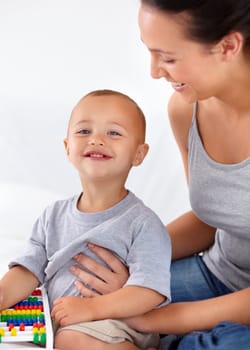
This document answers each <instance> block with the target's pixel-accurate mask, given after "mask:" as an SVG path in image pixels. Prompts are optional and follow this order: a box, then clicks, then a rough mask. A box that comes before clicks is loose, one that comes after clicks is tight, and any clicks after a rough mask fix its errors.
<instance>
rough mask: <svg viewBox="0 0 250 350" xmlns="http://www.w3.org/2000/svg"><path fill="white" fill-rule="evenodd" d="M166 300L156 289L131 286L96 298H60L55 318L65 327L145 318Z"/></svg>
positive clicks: (55, 303)
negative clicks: (137, 316)
mask: <svg viewBox="0 0 250 350" xmlns="http://www.w3.org/2000/svg"><path fill="white" fill-rule="evenodd" d="M164 300H165V297H164V296H163V295H161V294H159V293H157V292H156V291H154V290H152V289H149V288H144V287H137V286H127V287H124V288H121V289H119V290H117V291H115V292H113V293H110V294H106V295H100V296H97V297H95V298H81V297H73V296H72V297H63V298H59V299H57V300H55V302H54V307H53V309H52V313H51V315H52V317H53V318H55V319H56V321H57V322H58V323H59V324H60V325H61V326H65V325H68V324H72V323H76V322H87V321H93V320H102V319H107V318H116V319H117V318H125V317H132V316H135V315H141V314H144V313H145V312H148V311H149V310H152V309H153V308H155V307H156V306H157V305H159V304H161V303H162V302H163V301H164Z"/></svg>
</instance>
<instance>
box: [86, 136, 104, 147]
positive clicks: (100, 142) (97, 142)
mask: <svg viewBox="0 0 250 350" xmlns="http://www.w3.org/2000/svg"><path fill="white" fill-rule="evenodd" d="M89 145H91V146H95V145H98V146H104V141H103V139H102V138H101V137H100V136H97V135H95V136H93V137H91V139H90V140H89Z"/></svg>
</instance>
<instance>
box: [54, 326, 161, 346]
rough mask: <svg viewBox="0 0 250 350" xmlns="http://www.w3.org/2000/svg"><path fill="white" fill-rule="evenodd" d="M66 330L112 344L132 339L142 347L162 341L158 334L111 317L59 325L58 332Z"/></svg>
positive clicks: (132, 341) (157, 344) (155, 344)
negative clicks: (138, 328)
mask: <svg viewBox="0 0 250 350" xmlns="http://www.w3.org/2000/svg"><path fill="white" fill-rule="evenodd" d="M64 330H72V331H77V332H82V333H85V334H88V335H90V336H92V337H94V338H97V339H99V340H102V341H104V342H106V343H110V344H114V343H121V342H124V341H130V342H131V343H133V344H135V345H136V346H138V347H139V348H140V349H146V348H147V347H158V346H159V342H160V337H159V335H158V334H146V333H140V332H137V331H135V330H134V329H132V328H130V327H129V326H127V324H126V323H124V322H122V321H117V320H111V319H107V320H100V321H92V322H83V323H77V324H72V325H69V326H65V327H59V328H58V330H57V332H61V331H64Z"/></svg>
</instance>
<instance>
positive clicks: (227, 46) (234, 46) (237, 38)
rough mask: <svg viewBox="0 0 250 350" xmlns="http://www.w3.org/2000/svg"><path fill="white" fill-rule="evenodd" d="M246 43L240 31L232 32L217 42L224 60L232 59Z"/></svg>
mask: <svg viewBox="0 0 250 350" xmlns="http://www.w3.org/2000/svg"><path fill="white" fill-rule="evenodd" d="M243 43H244V38H243V35H242V34H241V33H240V32H232V33H229V34H227V35H225V36H224V38H223V39H221V41H220V42H219V43H218V44H217V45H218V46H219V47H220V52H221V54H222V57H223V60H224V61H231V60H232V59H234V57H235V56H237V54H238V53H239V52H240V51H241V49H242V47H243Z"/></svg>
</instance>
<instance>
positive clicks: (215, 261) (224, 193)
mask: <svg viewBox="0 0 250 350" xmlns="http://www.w3.org/2000/svg"><path fill="white" fill-rule="evenodd" d="M196 107H197V105H195V110H194V118H193V122H192V127H191V129H190V134H189V180H190V183H189V187H190V203H191V206H192V208H193V210H194V212H195V213H196V215H197V216H198V217H199V218H200V219H201V220H202V221H204V222H206V223H208V224H209V225H211V226H213V227H216V228H217V231H216V237H215V243H214V245H213V246H212V247H211V248H210V249H209V250H207V251H205V252H204V255H203V259H204V262H205V264H206V265H207V267H208V268H209V270H210V271H212V272H213V273H214V275H215V276H217V277H218V278H219V279H220V280H221V281H222V282H223V283H224V284H225V285H226V286H227V287H228V288H230V289H231V290H233V291H236V290H240V289H243V288H246V287H249V286H250V158H248V159H246V160H244V161H242V162H240V163H238V164H222V163H218V162H216V161H214V160H213V159H212V158H211V157H209V155H208V154H207V152H206V150H205V149H204V147H203V144H202V141H201V138H200V135H199V130H198V126H197V119H196ZM201 234H202V232H201Z"/></svg>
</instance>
